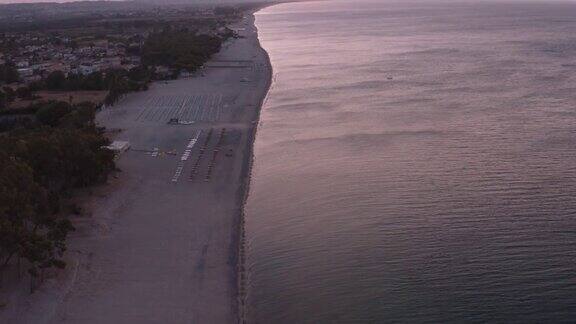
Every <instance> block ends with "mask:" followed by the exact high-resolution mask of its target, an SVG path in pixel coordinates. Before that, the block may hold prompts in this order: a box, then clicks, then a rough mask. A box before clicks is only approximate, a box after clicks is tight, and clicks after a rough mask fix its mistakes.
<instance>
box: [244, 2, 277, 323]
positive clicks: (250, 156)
mask: <svg viewBox="0 0 576 324" xmlns="http://www.w3.org/2000/svg"><path fill="white" fill-rule="evenodd" d="M277 4H279V3H274V4H267V5H264V6H262V7H260V8H258V9H256V10H254V11H252V12H251V13H250V15H251V16H252V17H253V25H254V28H255V29H256V39H257V42H258V47H259V51H260V52H261V53H262V54H263V55H264V56H265V58H266V59H265V60H266V65H267V69H266V71H267V74H266V76H265V78H266V80H267V81H266V86H265V88H266V90H265V91H264V93H263V94H262V96H261V99H260V100H259V104H258V109H257V116H256V118H255V119H256V120H257V123H256V124H255V125H254V126H253V127H252V130H251V131H250V132H249V138H248V147H247V152H246V153H247V154H246V156H245V160H244V168H243V170H242V177H243V180H242V184H241V187H240V188H239V195H240V202H239V213H238V215H237V217H236V221H237V225H236V226H235V227H236V229H237V230H236V234H235V236H233V237H234V238H233V242H234V243H233V244H234V246H233V248H234V249H235V253H236V255H235V258H236V263H237V272H236V278H235V280H236V282H237V290H236V295H237V297H236V298H237V303H238V304H237V305H236V309H237V312H238V313H237V318H238V322H239V323H241V324H244V323H246V317H245V314H246V306H247V305H246V269H245V262H246V241H245V240H246V236H245V234H246V229H245V218H246V210H245V209H246V203H247V202H248V197H249V195H250V183H251V181H252V167H253V165H254V144H255V141H256V135H257V133H258V126H259V125H260V115H261V114H262V109H263V108H264V104H265V103H266V99H267V98H268V95H269V94H270V89H271V87H272V82H273V76H274V70H273V67H272V61H271V59H270V55H269V54H268V52H267V51H266V49H265V48H264V47H263V46H262V43H261V41H260V34H259V30H258V26H257V25H256V13H257V12H259V11H260V10H263V9H266V8H268V7H271V6H274V5H277Z"/></svg>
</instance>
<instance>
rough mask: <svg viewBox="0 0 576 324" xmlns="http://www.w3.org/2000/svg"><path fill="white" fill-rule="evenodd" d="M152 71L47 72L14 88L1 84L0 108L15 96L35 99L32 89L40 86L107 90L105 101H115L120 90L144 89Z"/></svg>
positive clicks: (35, 89)
mask: <svg viewBox="0 0 576 324" xmlns="http://www.w3.org/2000/svg"><path fill="white" fill-rule="evenodd" d="M152 79H153V72H152V71H151V70H149V69H147V68H145V67H142V66H139V67H136V68H133V69H131V70H129V71H127V70H124V69H110V70H107V71H104V72H94V73H90V74H87V75H82V74H73V73H70V74H68V75H66V74H64V73H63V72H62V71H55V72H52V73H50V74H49V75H48V76H47V77H46V78H44V79H43V80H41V81H35V82H31V83H29V84H28V85H27V86H21V87H19V88H17V89H16V90H13V89H11V88H9V87H4V88H3V89H1V90H0V110H1V109H2V108H6V107H8V104H9V103H10V102H12V101H14V99H15V98H20V99H27V100H31V99H35V97H34V93H35V92H37V91H41V90H51V91H81V90H92V91H108V96H107V97H106V99H105V103H106V104H107V105H110V104H113V103H114V102H116V101H117V100H118V99H119V97H120V96H121V95H122V94H125V93H128V92H131V91H140V90H146V89H148V84H149V82H150V80H152Z"/></svg>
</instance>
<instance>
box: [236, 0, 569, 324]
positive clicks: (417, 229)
mask: <svg viewBox="0 0 576 324" xmlns="http://www.w3.org/2000/svg"><path fill="white" fill-rule="evenodd" d="M257 24H258V27H259V29H260V36H261V40H262V44H263V46H264V47H265V48H266V49H267V50H268V52H269V53H270V55H271V58H272V62H273V66H274V71H275V78H276V79H275V83H274V85H273V89H272V90H271V92H270V94H269V98H268V101H267V103H266V105H265V107H264V108H263V113H262V125H261V127H260V129H259V132H258V136H257V141H256V147H255V167H254V173H253V176H254V177H253V180H252V184H251V193H250V198H249V202H248V206H247V237H248V260H247V266H248V271H249V272H248V276H249V277H248V297H247V300H248V307H247V314H248V318H249V322H250V323H266V324H267V323H399V322H403V323H407V322H415V323H424V322H429V323H464V322H493V323H495V322H499V323H544V322H556V323H558V322H574V321H576V181H575V180H576V179H575V177H576V3H573V4H570V3H559V2H558V3H555V2H552V1H545V2H540V3H528V2H526V3H524V2H520V1H516V2H510V3H506V2H504V1H498V2H486V1H484V2H472V1H469V2H456V1H452V2H435V1H421V2H416V1H396V2H394V1H371V2H370V1H365V0H361V1H357V0H354V1H352V0H350V1H340V0H336V1H331V2H311V3H294V4H282V5H278V6H274V7H270V8H267V9H265V10H263V11H261V12H260V13H259V14H258V15H257Z"/></svg>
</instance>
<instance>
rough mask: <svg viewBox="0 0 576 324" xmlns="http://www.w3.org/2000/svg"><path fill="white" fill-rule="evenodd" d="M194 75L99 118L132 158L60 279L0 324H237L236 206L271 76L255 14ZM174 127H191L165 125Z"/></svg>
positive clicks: (1, 314)
mask: <svg viewBox="0 0 576 324" xmlns="http://www.w3.org/2000/svg"><path fill="white" fill-rule="evenodd" d="M234 27H235V28H237V29H238V30H239V33H240V35H242V36H244V38H239V39H235V40H232V41H229V42H228V43H226V44H225V47H224V48H223V50H222V51H221V52H220V53H219V54H218V55H216V57H214V59H213V60H212V61H211V62H210V63H209V64H208V67H207V68H206V69H205V70H204V71H203V72H202V73H201V74H199V75H197V76H195V77H191V78H186V79H180V80H176V81H170V82H167V83H165V82H159V83H156V84H154V85H152V87H151V88H150V90H149V91H146V92H141V93H134V94H130V95H128V96H127V97H126V98H124V99H123V100H121V101H120V102H119V103H118V104H117V105H116V106H114V107H110V108H106V109H104V110H103V111H102V112H101V113H99V115H98V117H97V119H98V122H99V123H100V124H101V125H103V126H106V127H107V128H108V129H111V130H120V131H119V132H118V134H117V135H115V139H117V140H127V141H130V143H131V150H130V151H128V152H126V153H124V154H123V155H122V156H121V157H120V159H119V160H118V167H119V168H120V169H121V172H120V173H119V174H118V179H116V180H113V181H112V182H113V183H114V184H113V185H109V186H107V187H106V188H99V189H98V190H96V191H97V192H99V194H98V196H97V197H96V198H94V199H93V200H92V202H91V205H92V206H91V207H89V208H87V210H90V214H89V215H84V216H82V217H79V218H78V219H77V220H76V221H75V223H76V225H77V231H76V232H75V233H73V235H72V237H71V239H70V244H69V245H70V251H69V253H68V255H69V257H68V259H69V266H68V268H67V270H65V271H63V272H61V273H60V274H58V275H57V276H55V277H53V278H51V279H49V280H48V281H47V282H46V283H45V284H44V285H43V286H42V287H41V288H40V289H39V290H38V291H37V292H36V293H34V294H33V295H31V296H24V295H26V294H24V293H20V295H21V297H19V298H17V299H16V300H11V301H10V302H9V303H8V305H7V306H6V307H5V309H4V310H2V311H0V322H2V323H236V322H238V318H239V314H238V309H239V307H238V300H239V299H238V296H239V285H238V264H239V251H241V248H239V246H241V238H240V237H241V228H242V223H243V222H242V207H243V204H244V201H245V195H246V192H247V187H248V182H249V170H250V163H251V158H252V143H253V137H254V133H255V129H256V126H257V120H258V116H259V111H260V107H261V105H262V102H263V100H264V98H265V96H266V93H267V91H268V88H269V86H270V82H271V67H270V63H269V59H268V56H267V54H266V52H265V51H264V50H263V49H262V48H261V47H260V44H259V42H258V38H257V33H256V28H255V26H254V16H253V15H251V14H249V15H247V16H246V17H245V19H243V20H242V22H240V23H238V24H236V25H235V26H234ZM171 118H179V120H180V121H194V123H193V124H191V125H169V124H168V121H169V120H170V119H171Z"/></svg>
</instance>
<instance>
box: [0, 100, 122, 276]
mask: <svg viewBox="0 0 576 324" xmlns="http://www.w3.org/2000/svg"><path fill="white" fill-rule="evenodd" d="M29 111H31V112H33V115H31V116H29V117H31V118H28V119H22V120H23V121H21V122H17V123H13V125H12V126H11V127H10V129H8V130H7V131H4V132H2V133H0V270H4V269H5V268H6V267H7V266H8V265H9V264H11V262H13V261H15V260H18V261H25V262H24V263H25V264H26V265H27V268H28V272H29V273H30V274H31V275H32V276H33V277H37V276H39V275H40V274H41V273H42V270H43V269H47V268H52V267H57V268H62V267H64V266H65V263H64V261H63V260H62V256H63V253H64V251H65V250H66V237H67V235H68V233H69V232H70V231H71V230H73V226H72V224H71V222H70V220H69V219H68V217H67V216H66V214H68V213H70V212H71V211H73V212H78V209H76V208H72V209H70V206H69V205H67V199H68V198H69V197H70V195H71V193H72V192H73V191H74V190H75V189H77V188H83V187H88V186H91V185H94V184H97V183H101V182H104V181H105V180H106V179H107V176H108V175H109V173H110V172H111V171H113V170H114V169H115V165H114V158H113V153H112V152H111V151H109V150H106V149H103V148H102V147H103V146H105V145H108V144H109V141H108V140H107V139H106V138H105V137H104V135H103V130H102V129H100V128H98V127H96V125H95V122H94V117H95V112H96V107H95V106H94V105H93V104H89V103H85V104H79V105H75V106H71V105H69V104H68V103H66V102H45V103H41V104H36V105H34V106H32V107H31V108H30V110H29ZM4 117H5V116H4ZM9 117H11V116H9ZM0 118H2V117H0ZM18 263H20V262H18Z"/></svg>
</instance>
